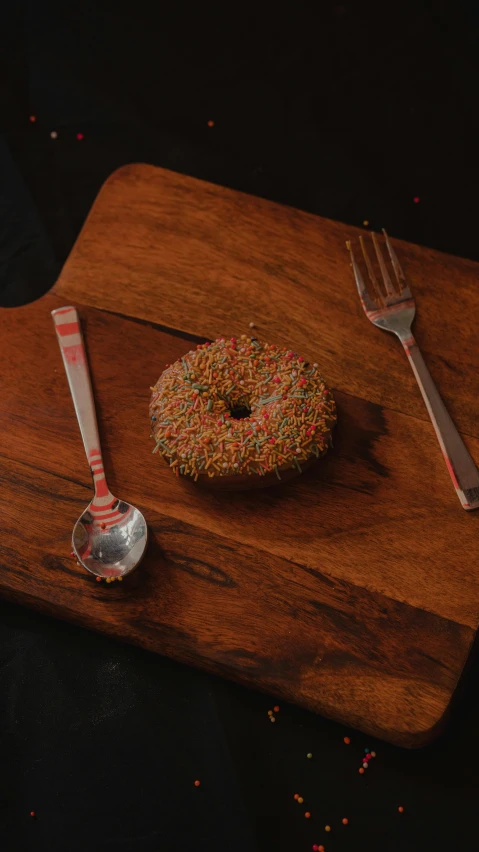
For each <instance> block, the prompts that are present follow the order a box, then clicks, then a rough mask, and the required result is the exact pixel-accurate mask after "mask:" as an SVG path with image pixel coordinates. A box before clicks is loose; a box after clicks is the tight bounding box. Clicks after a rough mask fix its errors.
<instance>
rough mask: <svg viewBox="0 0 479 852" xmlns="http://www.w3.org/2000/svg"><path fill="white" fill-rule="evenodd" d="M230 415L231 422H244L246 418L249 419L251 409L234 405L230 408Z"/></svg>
mask: <svg viewBox="0 0 479 852" xmlns="http://www.w3.org/2000/svg"><path fill="white" fill-rule="evenodd" d="M230 414H231V417H232V418H233V420H246V418H247V417H251V408H248V406H247V405H236V406H235V407H234V408H230Z"/></svg>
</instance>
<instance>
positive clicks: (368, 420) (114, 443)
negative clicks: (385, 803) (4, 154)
mask: <svg viewBox="0 0 479 852" xmlns="http://www.w3.org/2000/svg"><path fill="white" fill-rule="evenodd" d="M355 233H356V232H355V229H354V228H350V227H346V226H344V225H341V224H339V223H334V222H330V221H327V220H324V219H319V218H318V217H315V216H311V215H308V214H305V213H301V212H298V211H295V210H292V209H289V208H285V207H281V206H280V205H276V204H272V203H270V202H267V201H264V200H261V199H256V198H250V197H248V196H245V195H241V194H239V193H236V192H233V191H231V190H226V189H223V188H220V187H216V186H212V185H209V184H205V183H203V182H201V181H196V180H193V179H191V178H188V177H184V176H180V175H177V174H173V173H171V172H166V171H164V170H161V169H154V168H153V167H149V166H128V167H126V168H123V169H121V170H120V171H119V172H116V173H115V174H114V175H113V176H112V177H111V178H110V180H109V181H108V182H107V183H106V185H105V186H104V187H103V189H102V190H101V192H100V195H99V197H98V199H97V201H96V203H95V205H94V207H93V210H92V212H91V214H90V217H89V219H88V221H87V223H86V224H85V227H84V229H83V231H82V234H81V236H80V238H79V240H78V242H77V244H76V246H75V247H74V249H73V251H72V254H71V256H70V258H69V260H68V262H67V264H66V266H65V268H64V270H63V272H62V274H61V276H60V279H59V281H58V282H57V285H56V286H55V292H54V293H52V294H50V295H48V296H46V297H44V298H43V299H42V300H40V301H39V302H37V303H34V304H32V305H29V306H26V307H22V308H17V309H10V310H4V311H2V313H1V314H0V330H1V344H0V346H1V354H2V369H1V371H0V394H1V396H0V399H1V402H0V506H1V512H2V536H1V538H0V592H1V594H2V595H3V596H6V597H8V598H10V599H13V600H16V601H20V602H23V603H25V604H26V605H28V606H32V607H35V608H38V609H41V610H43V611H45V612H48V613H52V614H55V615H57V616H59V617H61V618H65V619H68V620H71V621H74V622H76V623H79V624H83V625H85V626H87V627H90V628H93V629H96V630H99V631H103V632H107V633H109V634H111V635H114V636H117V637H119V638H122V639H125V640H128V641H131V642H134V643H137V644H139V645H142V646H143V647H145V648H148V649H150V650H153V651H156V652H160V653H163V654H167V655H169V656H171V657H173V658H175V659H178V660H180V661H183V662H186V663H191V664H194V665H198V666H200V667H202V668H205V669H208V670H210V671H212V672H216V673H219V674H221V675H224V676H226V677H230V678H233V679H235V680H237V681H240V682H242V683H246V684H248V685H251V686H255V687H257V688H260V689H263V690H266V691H268V692H270V693H272V694H273V696H274V697H275V698H280V697H282V698H285V699H287V700H291V701H293V702H296V703H299V704H301V705H303V706H305V707H308V708H310V709H313V710H315V711H317V712H320V713H323V714H325V715H327V716H330V717H332V718H335V719H337V720H340V721H343V722H346V723H347V724H351V725H354V726H357V727H359V728H361V729H362V730H364V731H366V732H368V733H370V734H374V735H377V736H380V737H383V738H385V739H388V740H390V741H392V742H395V743H398V744H402V745H408V746H412V745H420V744H422V743H424V742H426V741H428V739H430V738H431V737H432V736H433V735H434V734H435V733H436V731H437V730H438V729H439V727H440V725H441V723H442V721H443V719H444V716H445V714H446V711H447V709H448V707H449V705H450V701H451V698H452V695H453V693H454V690H455V688H456V686H457V682H458V679H459V677H460V675H461V672H462V670H463V667H464V664H465V662H466V660H467V657H468V654H469V653H470V650H471V647H472V644H473V641H474V638H475V636H476V631H477V627H478V623H479V594H478V591H479V590H478V571H477V561H478V560H477V553H478V544H479V513H466V512H464V511H463V509H462V508H461V507H460V504H459V502H458V500H457V497H456V495H455V492H454V489H453V488H452V486H451V483H450V479H449V475H448V473H447V470H446V469H445V466H444V462H443V459H442V455H441V453H440V450H439V447H438V445H437V442H436V438H435V435H434V431H433V429H432V426H431V424H430V422H429V420H428V418H427V414H426V412H425V410H424V408H423V403H422V400H421V397H420V394H419V391H418V389H417V387H416V384H415V381H414V378H413V376H412V374H411V373H410V370H409V367H408V365H407V362H406V359H405V357H404V354H403V353H402V351H401V348H400V346H399V344H398V343H397V341H395V339H394V338H392V337H391V336H389V335H386V334H382V333H381V332H380V331H379V330H377V329H374V328H373V327H372V326H370V325H369V323H368V322H367V320H366V318H365V317H364V316H363V315H362V311H361V308H360V305H359V303H358V300H357V296H356V293H355V289H354V284H353V281H352V275H351V270H350V268H349V265H348V258H347V254H346V251H345V247H344V240H345V238H346V237H348V236H351V237H353V238H354V237H355ZM396 249H397V251H398V253H399V255H400V259H401V261H402V262H403V265H404V267H405V268H406V272H407V275H408V277H409V280H410V283H411V286H412V288H413V290H414V293H415V295H416V298H417V305H418V320H417V323H416V336H417V338H418V341H419V343H420V344H421V345H422V347H423V351H424V354H425V357H426V360H427V362H428V365H429V367H430V369H431V372H432V374H433V376H434V378H435V380H436V381H437V384H438V386H439V389H440V391H441V393H442V394H443V397H444V398H445V400H446V402H447V404H448V406H449V409H450V411H451V414H452V416H453V417H454V419H455V421H456V423H457V424H458V426H459V427H460V429H461V432H462V434H463V435H464V437H465V440H466V443H467V445H468V447H469V449H470V450H471V452H472V454H473V456H474V457H475V458H476V460H479V426H478V424H479V401H478V398H477V378H476V377H477V374H478V367H479V353H478V348H477V346H476V344H475V325H474V321H473V316H474V311H475V302H476V296H475V288H476V287H477V267H476V266H475V265H474V264H473V263H472V262H468V261H464V260H459V259H456V258H451V257H447V256H444V255H440V254H438V253H437V252H432V251H430V250H426V249H421V248H419V247H417V246H412V245H407V244H405V243H399V242H398V243H397V244H396ZM67 303H74V304H75V305H76V306H77V307H78V309H79V311H80V315H81V318H82V323H83V325H84V334H85V338H86V343H87V348H88V353H89V359H90V364H91V370H92V379H93V385H94V391H95V397H96V401H97V406H98V419H99V423H100V431H101V436H102V441H103V447H104V454H105V467H106V471H107V475H108V480H109V484H110V487H111V490H112V491H113V492H114V493H115V494H117V496H120V497H122V498H124V499H125V500H128V501H130V502H133V503H135V504H136V505H138V507H139V508H141V510H142V511H143V512H144V514H145V517H146V518H147V521H148V524H149V527H150V531H151V543H150V546H149V550H148V554H147V557H146V559H145V562H144V563H143V564H142V567H141V569H139V570H138V572H137V573H136V574H134V575H133V576H132V577H131V578H130V579H129V580H128V581H125V582H124V583H123V584H121V585H120V584H115V585H113V586H105V585H99V584H97V583H95V582H94V581H93V580H92V578H90V577H89V575H87V574H86V572H83V570H81V569H79V568H77V566H76V564H75V562H74V561H73V560H72V559H70V558H69V552H70V536H71V529H72V526H73V523H74V521H75V520H76V518H77V517H78V515H79V514H80V513H81V511H82V509H83V508H84V507H85V506H86V504H87V503H88V501H89V499H90V494H91V480H90V475H89V470H88V465H87V463H86V459H85V456H84V452H83V447H82V444H81V439H80V434H79V430H78V427H77V424H76V420H75V415H74V411H73V405H72V402H71V399H70V396H69V391H68V385H67V380H66V376H65V375H64V371H63V366H62V362H61V356H60V352H59V349H58V344H57V342H56V338H55V334H54V331H53V324H52V321H51V317H50V311H51V310H52V309H53V308H55V307H60V306H61V305H63V304H67ZM251 321H253V322H254V323H255V325H256V331H257V333H258V336H261V337H264V338H265V339H267V340H269V341H270V342H276V343H281V344H285V345H290V346H292V347H294V348H295V349H296V350H297V351H300V352H301V353H302V354H303V355H304V356H305V357H307V358H308V359H309V360H317V361H318V362H319V363H320V364H321V367H322V370H323V372H324V374H325V376H326V378H327V380H328V382H330V383H331V385H332V386H333V388H334V392H335V398H336V400H337V404H338V427H337V430H336V432H335V448H334V450H333V451H332V452H330V453H328V455H327V457H326V458H325V459H323V460H321V461H320V462H319V463H318V464H317V465H315V466H314V467H313V468H311V470H309V471H307V472H306V473H305V474H304V475H303V476H301V477H299V478H298V479H295V480H293V481H291V482H289V483H286V484H284V485H279V486H278V487H274V488H271V489H265V490H264V491H254V492H242V493H227V494H225V493H221V492H218V493H215V492H209V491H205V490H204V489H201V490H200V489H198V488H197V487H195V486H194V484H192V483H184V482H181V481H180V482H179V481H178V480H177V479H176V478H175V477H174V476H172V474H171V471H170V470H169V469H168V468H167V467H166V466H164V465H163V464H161V463H160V462H159V460H158V459H156V458H155V456H153V455H152V454H151V449H152V446H151V442H150V441H149V438H148V435H149V422H148V401H149V387H150V385H151V384H152V383H153V382H154V381H155V380H156V379H157V378H158V375H159V374H160V372H161V370H162V369H163V367H164V364H165V363H170V362H171V361H172V360H173V359H175V358H177V357H179V356H181V355H182V354H184V352H185V351H187V350H188V349H190V348H191V347H192V346H194V345H195V343H196V342H200V341H202V340H204V339H205V338H212V337H217V336H221V335H223V334H236V335H237V334H241V333H243V332H245V331H247V330H248V325H249V322H251Z"/></svg>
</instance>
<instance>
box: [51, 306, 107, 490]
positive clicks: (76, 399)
mask: <svg viewBox="0 0 479 852" xmlns="http://www.w3.org/2000/svg"><path fill="white" fill-rule="evenodd" d="M52 317H53V322H54V325H55V330H56V333H57V338H58V343H59V345H60V350H61V353H62V358H63V365H64V367H65V372H66V374H67V378H68V384H69V385H70V392H71V395H72V399H73V404H74V406H75V413H76V416H77V420H78V424H79V426H80V432H81V436H82V438H83V445H84V447H85V452H86V456H87V459H88V464H89V465H90V470H91V474H92V476H93V484H94V488H95V495H96V497H97V498H103V500H102V501H101V502H105V499H104V498H107V497H109V496H111V495H110V491H109V488H108V485H107V484H106V479H105V472H104V469H103V459H102V455H101V449H100V438H99V435H98V424H97V420H96V413H95V403H94V400H93V392H92V387H91V382H90V373H89V370H88V363H87V360H86V352H85V347H84V345H83V338H82V333H81V328H80V317H79V316H78V312H77V310H76V308H72V307H66V308H57V310H55V311H52ZM96 502H98V500H97V501H96Z"/></svg>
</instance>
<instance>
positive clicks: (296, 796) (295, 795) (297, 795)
mask: <svg viewBox="0 0 479 852" xmlns="http://www.w3.org/2000/svg"><path fill="white" fill-rule="evenodd" d="M293 799H296V801H298V799H299V793H295V794H294V796H293Z"/></svg>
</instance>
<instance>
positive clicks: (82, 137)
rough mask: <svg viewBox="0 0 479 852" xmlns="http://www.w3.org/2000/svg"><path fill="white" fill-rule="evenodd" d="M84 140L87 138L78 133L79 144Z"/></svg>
mask: <svg viewBox="0 0 479 852" xmlns="http://www.w3.org/2000/svg"><path fill="white" fill-rule="evenodd" d="M84 138H85V137H84V135H83V133H77V139H78V141H79V142H81V141H82V139H84Z"/></svg>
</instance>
